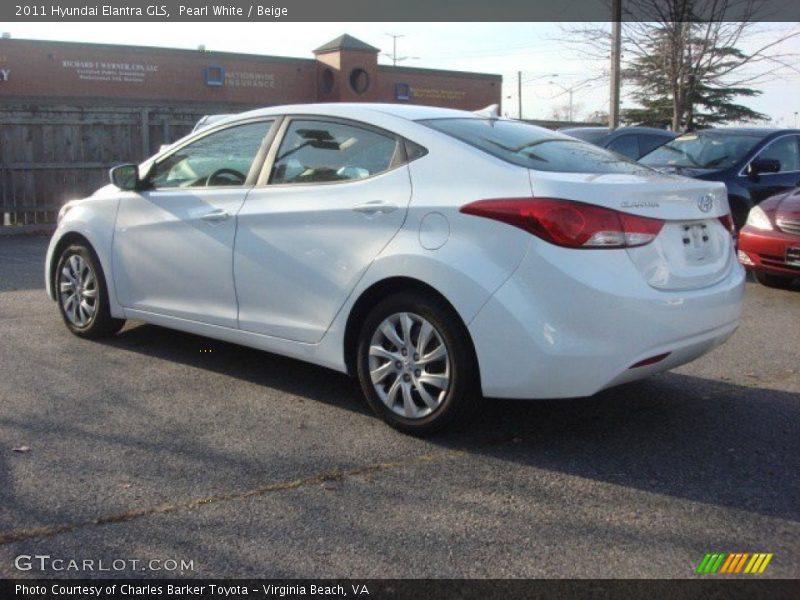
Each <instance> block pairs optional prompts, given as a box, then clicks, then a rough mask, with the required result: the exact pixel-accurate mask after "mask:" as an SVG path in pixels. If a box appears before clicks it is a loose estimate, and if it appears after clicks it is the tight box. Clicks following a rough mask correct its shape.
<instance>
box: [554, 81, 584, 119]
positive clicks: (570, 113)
mask: <svg viewBox="0 0 800 600" xmlns="http://www.w3.org/2000/svg"><path fill="white" fill-rule="evenodd" d="M547 83H549V84H550V85H556V86H558V87H560V88H561V89H562V90H564V91H565V92H566V93H567V94H569V115H568V117H567V118H568V119H569V121H570V122H572V94H573V93H575V90H576V89H578V88H579V87H580V86H582V85H583V84H584V83H586V82H585V81H584V82H582V83H579V84H577V85H573V86H570V87H564V86H563V85H561V84H560V83H556V82H555V81H548V82H547ZM560 95H561V94H559V96H560Z"/></svg>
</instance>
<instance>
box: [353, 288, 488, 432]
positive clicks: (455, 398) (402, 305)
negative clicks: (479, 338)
mask: <svg viewBox="0 0 800 600" xmlns="http://www.w3.org/2000/svg"><path fill="white" fill-rule="evenodd" d="M358 378H359V381H360V382H361V388H362V390H363V392H364V395H365V396H366V398H367V402H368V403H369V405H370V407H371V408H372V410H373V411H374V412H375V413H376V414H377V415H378V416H380V417H381V418H382V419H383V420H384V421H386V422H387V423H388V424H389V425H391V426H392V427H394V428H395V429H397V430H399V431H402V432H403V433H408V434H411V435H416V436H424V435H430V434H432V433H435V432H437V431H440V430H441V429H442V428H443V427H445V426H447V425H449V424H451V423H453V422H454V421H456V420H462V419H464V418H466V417H468V416H470V415H471V414H473V412H474V410H475V408H476V406H477V403H478V400H479V398H480V377H479V375H478V366H477V360H476V358H475V352H474V350H473V348H472V342H471V340H470V338H469V332H468V331H467V329H466V327H465V326H464V324H463V322H462V321H461V319H460V317H459V316H458V315H457V314H456V313H455V312H454V311H453V309H452V308H451V307H450V306H449V305H447V303H445V302H444V301H442V300H441V299H439V298H437V297H435V296H434V295H432V294H425V293H420V292H402V293H398V294H395V295H393V296H390V297H388V298H386V299H385V300H383V301H382V302H380V303H379V304H378V305H377V306H376V307H375V308H374V309H373V310H372V311H371V312H370V313H369V315H367V318H366V319H365V320H364V324H363V326H362V328H361V334H360V336H359V343H358Z"/></svg>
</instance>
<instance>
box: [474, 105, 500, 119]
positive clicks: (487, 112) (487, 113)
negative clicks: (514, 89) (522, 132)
mask: <svg viewBox="0 0 800 600" xmlns="http://www.w3.org/2000/svg"><path fill="white" fill-rule="evenodd" d="M473 114H476V115H478V116H479V117H488V118H490V119H499V118H500V105H499V104H490V105H489V106H487V107H486V108H482V109H480V110H476V111H473Z"/></svg>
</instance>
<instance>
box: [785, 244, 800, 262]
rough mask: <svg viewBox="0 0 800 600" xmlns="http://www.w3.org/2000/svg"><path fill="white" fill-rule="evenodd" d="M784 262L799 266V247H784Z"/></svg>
mask: <svg viewBox="0 0 800 600" xmlns="http://www.w3.org/2000/svg"><path fill="white" fill-rule="evenodd" d="M786 264H787V265H789V266H792V267H800V248H799V247H790V248H787V249H786Z"/></svg>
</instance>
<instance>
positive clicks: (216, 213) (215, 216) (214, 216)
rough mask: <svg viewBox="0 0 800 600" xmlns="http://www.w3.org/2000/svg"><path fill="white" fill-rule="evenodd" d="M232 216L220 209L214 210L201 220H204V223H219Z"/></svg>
mask: <svg viewBox="0 0 800 600" xmlns="http://www.w3.org/2000/svg"><path fill="white" fill-rule="evenodd" d="M230 216H231V215H230V213H228V211H227V210H225V209H222V208H220V209H217V210H213V211H211V212H210V213H206V214H204V215H203V216H202V217H200V218H201V219H203V221H208V222H209V223H218V222H219V221H224V220H225V219H227V218H228V217H230Z"/></svg>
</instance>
